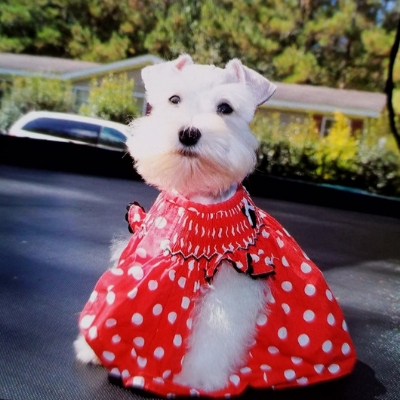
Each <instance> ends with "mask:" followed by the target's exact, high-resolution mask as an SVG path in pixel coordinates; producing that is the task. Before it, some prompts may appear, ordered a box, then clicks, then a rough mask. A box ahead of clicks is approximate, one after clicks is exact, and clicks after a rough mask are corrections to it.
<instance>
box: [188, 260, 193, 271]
mask: <svg viewBox="0 0 400 400" xmlns="http://www.w3.org/2000/svg"><path fill="white" fill-rule="evenodd" d="M188 268H189V271H193V269H194V260H190V261H189V262H188Z"/></svg>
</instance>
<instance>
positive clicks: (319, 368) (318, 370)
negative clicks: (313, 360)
mask: <svg viewBox="0 0 400 400" xmlns="http://www.w3.org/2000/svg"><path fill="white" fill-rule="evenodd" d="M324 368H325V367H324V366H323V365H322V364H316V365H314V369H315V372H316V373H317V374H322V371H323V370H324Z"/></svg>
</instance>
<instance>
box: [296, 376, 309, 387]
mask: <svg viewBox="0 0 400 400" xmlns="http://www.w3.org/2000/svg"><path fill="white" fill-rule="evenodd" d="M296 382H297V383H298V384H299V385H307V383H308V379H307V378H306V377H305V376H303V377H302V378H299V379H296Z"/></svg>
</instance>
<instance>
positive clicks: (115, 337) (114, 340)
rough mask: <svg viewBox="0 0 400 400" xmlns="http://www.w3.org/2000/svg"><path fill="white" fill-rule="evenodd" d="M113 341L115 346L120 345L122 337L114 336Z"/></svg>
mask: <svg viewBox="0 0 400 400" xmlns="http://www.w3.org/2000/svg"><path fill="white" fill-rule="evenodd" d="M111 341H112V342H113V343H114V344H116V343H119V342H120V341H121V336H119V335H114V336H113V337H112V338H111Z"/></svg>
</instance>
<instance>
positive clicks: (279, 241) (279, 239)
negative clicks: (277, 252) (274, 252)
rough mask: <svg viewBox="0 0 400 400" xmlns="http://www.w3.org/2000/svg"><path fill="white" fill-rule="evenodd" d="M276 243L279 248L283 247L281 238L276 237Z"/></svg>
mask: <svg viewBox="0 0 400 400" xmlns="http://www.w3.org/2000/svg"><path fill="white" fill-rule="evenodd" d="M276 243H278V246H279V247H280V248H282V247H283V245H284V243H283V240H282V239H281V238H279V237H278V238H276Z"/></svg>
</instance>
